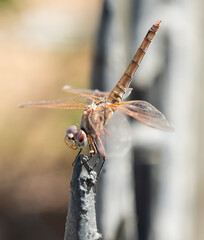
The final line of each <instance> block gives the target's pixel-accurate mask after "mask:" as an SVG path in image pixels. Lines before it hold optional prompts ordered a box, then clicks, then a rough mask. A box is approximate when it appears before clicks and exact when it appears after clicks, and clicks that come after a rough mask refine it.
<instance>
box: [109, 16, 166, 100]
mask: <svg viewBox="0 0 204 240" xmlns="http://www.w3.org/2000/svg"><path fill="white" fill-rule="evenodd" d="M160 25H161V22H160V21H158V22H156V23H155V24H154V25H153V26H152V27H151V28H150V29H149V31H148V33H147V34H146V36H145V38H144V40H143V42H142V44H141V45H140V47H139V48H138V50H137V52H136V54H135V56H134V57H133V59H132V60H131V62H130V64H129V66H128V67H127V69H126V71H125V72H124V74H123V76H122V77H121V79H120V80H119V81H118V83H117V84H116V86H115V87H114V89H113V90H112V92H111V93H110V94H109V96H108V99H107V101H108V102H111V103H116V102H118V103H119V102H121V100H122V98H123V96H124V94H125V92H126V91H127V88H128V87H129V85H130V83H131V81H132V78H133V75H134V74H135V72H136V70H137V69H138V67H139V65H140V62H141V61H142V59H143V57H144V55H145V53H146V51H147V49H148V47H149V45H150V43H151V41H152V39H153V38H154V36H155V35H156V33H157V31H158V29H159V27H160Z"/></svg>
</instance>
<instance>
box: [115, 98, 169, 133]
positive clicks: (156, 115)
mask: <svg viewBox="0 0 204 240" xmlns="http://www.w3.org/2000/svg"><path fill="white" fill-rule="evenodd" d="M117 109H118V110H120V111H122V112H124V113H126V114H127V115H129V116H131V117H133V118H135V119H137V120H138V121H140V122H141V123H143V124H145V125H148V126H150V127H152V128H156V129H160V130H163V131H172V130H173V128H172V127H171V126H170V125H169V123H168V121H167V120H166V118H165V116H164V115H163V114H162V113H161V112H160V111H159V110H157V109H156V108H155V107H154V106H152V105H151V104H150V103H148V102H145V101H139V100H136V101H128V102H122V103H119V104H118V107H117Z"/></svg>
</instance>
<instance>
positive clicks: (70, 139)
mask: <svg viewBox="0 0 204 240" xmlns="http://www.w3.org/2000/svg"><path fill="white" fill-rule="evenodd" d="M77 131H79V130H78V129H77V127H76V126H71V127H69V128H68V129H67V131H66V133H65V138H64V141H65V143H66V144H67V146H68V147H70V148H72V149H74V150H75V149H77V148H78V146H77V144H76V141H75V139H74V134H75V133H76V132H77Z"/></svg>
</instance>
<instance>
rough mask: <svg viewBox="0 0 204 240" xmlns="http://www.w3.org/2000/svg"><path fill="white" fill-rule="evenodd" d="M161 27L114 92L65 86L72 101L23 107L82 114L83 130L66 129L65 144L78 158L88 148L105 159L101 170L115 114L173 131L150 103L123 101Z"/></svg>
mask: <svg viewBox="0 0 204 240" xmlns="http://www.w3.org/2000/svg"><path fill="white" fill-rule="evenodd" d="M160 25H161V21H157V22H156V23H155V24H153V26H152V27H151V28H150V29H149V31H148V32H147V34H146V36H145V38H144V40H143V41H142V43H141V45H140V47H139V48H138V50H137V52H136V54H135V55H134V57H133V58H132V60H131V62H130V64H129V65H128V67H127V69H126V71H125V72H124V74H123V75H122V77H121V78H120V80H119V81H118V83H117V84H116V85H115V87H114V88H113V90H112V91H111V92H101V91H98V90H83V89H74V88H71V87H70V86H64V87H63V90H64V91H66V92H67V93H69V94H72V95H73V97H70V98H66V99H60V100H56V101H46V102H38V103H28V104H22V105H20V107H21V108H53V109H78V110H83V111H82V115H81V121H80V127H77V126H71V127H69V128H68V129H67V131H66V133H65V143H66V144H67V145H68V147H70V148H71V149H74V150H76V149H78V150H79V153H78V155H79V154H80V153H81V151H82V149H84V148H85V146H88V147H89V157H90V159H91V158H92V157H93V156H95V154H98V155H99V156H100V157H102V159H103V162H102V166H103V164H104V162H105V159H106V150H105V147H104V143H103V141H102V138H103V136H104V135H105V134H107V126H108V124H109V122H110V120H111V118H112V116H113V114H114V113H115V112H116V111H120V112H122V113H125V114H126V115H128V116H130V117H132V118H134V119H136V120H138V121H139V122H141V123H143V124H145V125H147V126H149V127H152V128H156V129H159V130H163V131H172V128H171V126H170V124H169V123H168V121H167V120H166V118H165V116H164V115H163V114H162V113H161V112H160V111H159V110H157V109H156V108H155V107H154V106H152V105H151V104H150V103H148V102H146V101H141V100H132V101H123V100H124V99H125V98H126V97H127V96H128V95H129V94H130V93H131V90H132V89H131V88H129V85H130V83H131V81H132V79H133V75H134V74H135V72H136V70H137V69H138V67H139V65H140V63H141V61H142V59H143V57H144V55H145V53H146V51H147V49H148V47H149V45H150V43H151V41H152V40H153V38H154V37H155V35H156V34H157V31H158V29H159V28H160ZM78 155H77V156H78ZM102 166H101V169H102Z"/></svg>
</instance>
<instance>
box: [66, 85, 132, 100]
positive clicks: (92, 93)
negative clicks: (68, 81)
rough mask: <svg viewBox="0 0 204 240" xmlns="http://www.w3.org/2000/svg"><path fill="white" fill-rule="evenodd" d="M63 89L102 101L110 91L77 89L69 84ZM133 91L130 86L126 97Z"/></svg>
mask: <svg viewBox="0 0 204 240" xmlns="http://www.w3.org/2000/svg"><path fill="white" fill-rule="evenodd" d="M62 90H63V91H65V92H68V93H71V94H75V95H80V96H82V97H86V98H88V99H91V100H93V101H96V100H98V101H100V100H101V98H105V97H107V96H108V95H109V94H110V92H101V91H99V90H98V89H95V90H90V89H89V90H87V89H75V88H71V87H70V86H69V85H65V86H64V87H63V88H62ZM131 92H132V88H128V89H127V91H126V93H125V94H124V99H125V98H127V97H128V96H129V95H130V93H131Z"/></svg>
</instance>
